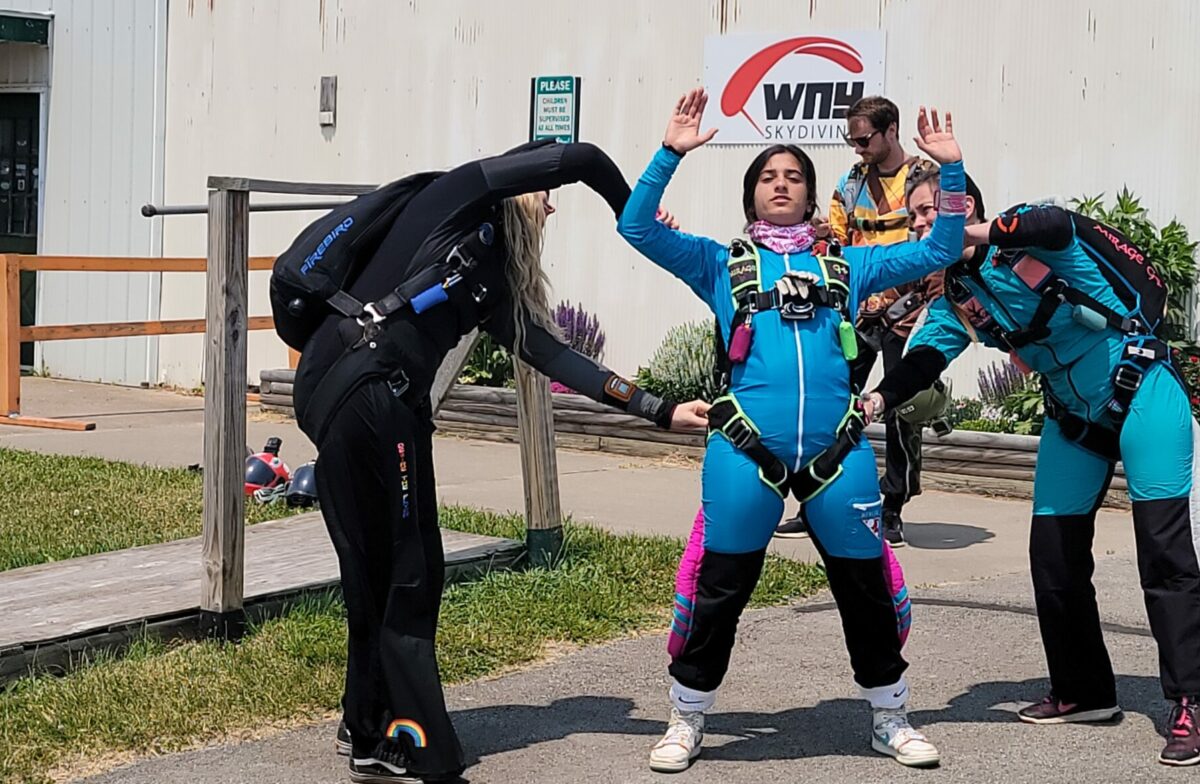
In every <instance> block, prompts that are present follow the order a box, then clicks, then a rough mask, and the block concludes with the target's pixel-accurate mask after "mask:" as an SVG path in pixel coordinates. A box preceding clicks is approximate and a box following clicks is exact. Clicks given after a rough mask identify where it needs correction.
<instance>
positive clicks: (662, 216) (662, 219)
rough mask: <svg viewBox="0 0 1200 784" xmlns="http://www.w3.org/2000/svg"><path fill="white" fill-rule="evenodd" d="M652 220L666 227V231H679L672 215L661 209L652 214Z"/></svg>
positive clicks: (677, 223)
mask: <svg viewBox="0 0 1200 784" xmlns="http://www.w3.org/2000/svg"><path fill="white" fill-rule="evenodd" d="M654 218H655V220H657V221H658V222H659V223H661V224H662V225H664V226H666V227H667V228H668V229H673V230H675V231H679V221H678V220H677V219H676V218H675V216H674V215H672V214H671V213H669V212H667V211H666V210H664V209H663V208H662V207H659V208H658V212H656V213H654Z"/></svg>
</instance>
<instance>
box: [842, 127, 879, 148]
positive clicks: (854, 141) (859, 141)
mask: <svg viewBox="0 0 1200 784" xmlns="http://www.w3.org/2000/svg"><path fill="white" fill-rule="evenodd" d="M877 133H879V131H871V132H870V133H868V134H867V135H866V136H849V135H847V134H845V133H843V134H842V138H843V139H845V140H846V144H849V145H850V146H851V147H866V146H867V145H868V144H870V143H871V137H873V136H874V135H875V134H877Z"/></svg>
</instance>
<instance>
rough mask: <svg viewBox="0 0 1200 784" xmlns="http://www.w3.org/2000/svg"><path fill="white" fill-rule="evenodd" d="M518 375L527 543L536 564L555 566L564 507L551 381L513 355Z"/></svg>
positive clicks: (532, 559)
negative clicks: (562, 507)
mask: <svg viewBox="0 0 1200 784" xmlns="http://www.w3.org/2000/svg"><path fill="white" fill-rule="evenodd" d="M513 363H514V364H515V366H516V376H517V432H518V433H519V434H520V438H521V476H522V478H523V479H524V483H525V520H526V524H527V525H528V528H527V529H526V534H525V543H526V546H527V548H528V549H529V560H530V563H532V564H533V565H534V566H553V565H554V563H555V562H556V560H557V558H558V553H559V551H560V550H561V549H562V538H563V535H562V510H561V507H560V505H559V499H558V460H557V459H556V457H555V453H554V409H553V404H552V403H551V401H550V381H549V380H548V379H547V378H546V377H545V376H543V375H542V374H541V373H538V372H537V371H536V370H534V369H533V368H531V367H530V366H528V365H526V364H525V363H524V362H522V361H520V360H519V359H516V358H514V359H513Z"/></svg>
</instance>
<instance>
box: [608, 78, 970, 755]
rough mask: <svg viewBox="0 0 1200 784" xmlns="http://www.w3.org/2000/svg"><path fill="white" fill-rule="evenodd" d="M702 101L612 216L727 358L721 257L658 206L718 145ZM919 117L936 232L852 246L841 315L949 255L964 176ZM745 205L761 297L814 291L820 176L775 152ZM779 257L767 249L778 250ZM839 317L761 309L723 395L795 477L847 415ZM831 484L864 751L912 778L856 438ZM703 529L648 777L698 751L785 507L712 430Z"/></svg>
mask: <svg viewBox="0 0 1200 784" xmlns="http://www.w3.org/2000/svg"><path fill="white" fill-rule="evenodd" d="M706 100H707V99H706V96H705V95H704V93H703V91H702V90H694V91H692V92H691V93H689V94H688V95H686V96H684V98H682V99H681V100H680V102H679V104H678V105H677V106H676V112H675V114H674V116H673V117H672V120H671V123H670V125H669V126H668V131H667V135H666V140H665V141H664V143H663V149H661V150H659V151H658V152H657V153H656V154H655V156H654V159H653V160H652V161H651V162H650V165H649V167H648V168H647V169H646V171H645V172H644V173H643V175H642V177H641V179H640V180H639V181H638V184H637V187H636V188H634V190H633V193H632V194H631V196H630V199H629V202H628V204H627V205H626V207H625V210H624V212H623V213H622V215H621V219H620V223H619V226H618V229H619V231H620V232H621V235H622V236H623V237H625V239H626V240H628V241H629V242H630V244H632V245H633V246H634V247H635V248H637V249H638V250H639V251H640V252H641V253H642V254H643V255H645V256H646V257H647V258H649V259H650V260H651V261H653V262H655V263H656V264H658V265H659V266H661V267H662V268H663V269H665V270H667V271H668V272H670V273H672V274H673V275H675V276H676V277H678V278H680V279H681V280H682V281H683V282H684V283H686V284H687V285H688V286H689V287H690V288H691V289H692V291H693V292H695V294H696V295H697V296H698V297H700V298H701V299H702V300H703V301H704V302H705V303H706V304H707V305H708V306H709V308H711V309H712V311H713V313H714V314H715V315H716V317H717V321H718V323H719V325H720V329H721V336H722V338H723V339H724V340H725V342H726V345H728V344H729V338H730V328H731V325H732V324H733V321H734V315H735V303H734V298H733V295H732V290H731V284H730V275H729V271H728V266H727V263H728V260H729V251H728V248H727V246H726V244H725V243H722V242H718V241H716V240H713V239H709V238H707V237H698V236H692V235H688V234H683V233H680V232H678V231H672V230H670V229H669V228H667V227H666V226H664V225H663V224H662V223H660V222H659V221H658V220H656V214H657V211H658V209H659V201H660V199H661V197H662V194H663V191H664V189H665V188H666V186H667V183H668V181H669V180H670V178H671V175H672V174H673V173H674V171H675V168H676V166H678V165H679V162H680V160H681V157H682V154H683V153H686V152H687V151H688V150H691V149H694V148H696V147H698V146H700V145H701V144H703V143H704V142H706V141H707V140H708V139H710V138H711V137H712V135H713V133H715V132H714V131H710V132H709V133H708V134H701V133H700V132H699V121H700V116H701V114H702V113H703V109H704V105H705V102H706ZM933 120H934V122H933V125H930V123H929V121H928V119H927V118H926V115H925V112H924V109H922V111H921V120H920V123H919V129H920V131H921V134H922V137H923V138H922V139H920V140H918V144H919V145H920V147H921V148H922V149H923V150H924V151H925V152H926V153H927V154H928V155H930V157H932V158H934V159H936V160H938V161H939V162H941V163H943V164H944V166H943V177H944V191H943V205H942V208H943V215H944V217H943V220H942V221H941V222H939V225H938V227H937V230H936V231H935V232H934V233H933V234H932V236H931V237H930V238H929V240H928V241H926V242H922V243H908V244H904V245H898V246H879V247H865V248H847V249H846V250H845V259H844V261H845V262H846V264H848V266H849V289H850V297H849V307H850V312H852V313H853V312H856V311H857V308H858V304H859V302H860V301H861V298H862V297H863V296H864V295H865V294H866V293H869V292H872V291H880V290H883V289H886V288H889V287H891V286H894V285H898V284H900V283H904V282H907V281H910V280H916V279H917V278H920V277H922V276H924V275H927V274H929V273H930V272H933V271H934V270H937V269H939V268H942V267H944V266H946V265H948V264H950V263H952V262H953V261H954V260H956V259H957V258H958V257H959V254H960V252H961V248H962V230H963V204H964V203H965V202H964V200H963V198H962V192H963V185H964V179H963V178H964V175H963V169H962V163H961V161H960V157H961V156H960V153H959V150H958V145H957V143H956V142H955V141H954V138H953V134H952V133H951V132H950V118H949V117H947V126H946V131H945V132H944V133H943V132H942V131H941V128H940V126H939V125H938V122H937V115H936V112H935V113H934V115H933ZM744 184H745V186H746V187H745V194H744V207H745V211H746V214H747V218H748V220H749V221H750V224H751V225H750V227H749V228H750V236H751V238H752V239H755V240H756V245H757V246H758V253H759V256H760V259H761V261H760V271H761V288H762V290H763V291H768V290H770V289H772V288H773V287H776V286H777V285H778V286H781V287H787V286H789V284H792V286H793V287H794V283H795V282H797V281H801V282H809V283H813V285H822V284H820V283H815V282H814V281H818V280H820V279H821V278H822V275H823V272H822V267H821V265H820V264H819V263H818V260H817V258H816V257H814V255H813V254H812V253H811V252H810V250H809V248H810V247H811V239H812V238H811V234H810V232H809V231H808V226H809V223H808V222H809V219H810V218H811V216H812V214H813V210H814V207H815V201H814V200H815V194H816V183H815V172H814V170H813V167H812V163H811V161H809V160H808V158H807V156H805V155H804V153H803V152H801V151H800V150H799V149H798V148H795V147H782V146H780V147H773V148H769V149H767V150H766V151H764V153H763V154H761V155H760V156H759V157H758V158H757V159H756V160H755V162H754V163H753V164H752V165H751V168H750V170H749V171H748V172H747V175H746V180H745V183H744ZM773 248H774V249H773ZM842 321H843V319H842V317H841V315H840V314H839V313H838V312H837V311H836V310H834V309H832V308H827V307H818V308H815V312H813V313H812V314H811V317H808V318H805V319H795V318H786V317H785V314H784V312H783V311H780V310H768V311H764V312H760V313H757V314H756V315H754V316H753V339H752V342H751V344H750V348H749V353H748V356H747V357H746V358H745V360H744V361H742V362H740V363H737V364H735V365H733V368H732V373H731V377H730V383H729V389H728V392H729V393H730V394H731V395H732V396H733V397H734V398H735V399H736V401H737V403H738V405H739V406H740V409H741V411H742V412H744V414H745V415H746V417H747V418H748V419H749V420H750V421H751V422H752V423H753V424H754V426H755V427H756V428H757V430H758V432H759V435H760V439H761V442H762V444H763V445H764V446H765V447H766V448H767V449H768V450H769V451H770V452H771V453H773V454H774V455H775V456H776V457H777V458H779V459H780V460H782V461H783V462H784V463H786V464H787V466H788V467H789V468H790V469H792V470H799V469H801V468H802V467H803V466H805V465H806V464H807V463H808V461H810V460H811V459H812V458H813V457H814V456H816V455H817V454H819V453H820V452H821V451H822V450H824V449H826V448H827V447H829V446H831V444H833V442H834V440H835V434H836V431H837V428H838V426H839V423H841V422H842V421H843V419H844V418H845V417H846V416H847V411H848V409H850V408H851V406H852V405H853V404H854V401H855V395H854V391H853V390H852V389H851V384H850V372H849V365H848V361H847V358H846V357H845V356H844V354H843V350H842V348H841V345H842V344H841V342H840V340H839V335H840V333H839V325H840V324H841V323H842ZM842 468H843V472H842V474H841V475H840V476H839V477H838V478H837V479H836V480H835V481H833V482H832V483H831V484H830V485H829V486H828V487H827V488H826V489H825V490H824V491H823V492H821V493H820V494H819V495H817V496H816V497H815V498H813V499H812V500H810V501H807V502H806V510H807V513H808V519H809V521H810V524H811V527H812V535H813V540H814V542H815V543H816V544H817V546H818V548H819V550H820V552H821V555H822V558H823V560H824V562H825V565H826V569H827V573H828V577H829V584H830V588H831V590H832V591H833V595H834V598H835V600H836V602H837V604H838V609H839V612H840V613H841V616H842V624H843V628H844V630H845V634H846V645H847V648H848V649H849V652H850V660H851V666H852V668H853V670H854V677H855V680H856V682H857V683H858V685H859V686H860V688H861V690H862V693H863V696H864V698H865V699H867V700H869V701H870V703H871V705H872V707H873V708H874V709H875V716H874V719H875V722H874V724H875V727H874V732H873V735H872V745H873V747H874V748H875V749H876V750H877V751H880V752H882V753H885V754H889V755H891V756H894V757H896V758H897V759H898V760H899V761H900V762H902V763H904V764H909V765H930V764H936V763H937V761H938V753H937V749H936V748H934V747H933V745H932V744H930V743H929V742H928V741H927V740H926V739H925V738H924V737H923V736H922V735H921V734H920V733H918V732H917V731H916V730H914V729H913V728H912V727H911V726H910V725H909V724H908V720H907V715H906V712H905V709H904V706H905V702H906V699H907V696H908V687H907V685H906V683H905V679H904V670H905V669H906V667H907V664H906V662H905V661H904V659H903V658H902V656H901V653H900V640H899V637H898V635H897V633H896V615H895V608H894V606H893V603H892V597H891V595H890V592H889V590H888V588H887V586H886V584H885V580H884V570H883V562H882V540H881V538H880V530H879V524H880V516H881V499H880V493H879V483H878V479H877V476H876V469H875V458H874V454H873V452H872V450H871V447H870V445H869V444H868V443H867V442H866V441H865V440H862V441H860V442H859V443H858V445H857V446H856V447H855V448H854V449H853V450H851V452H850V454H849V455H848V456H847V457H846V458H845V460H844V462H843V464H842ZM702 485H703V490H702V502H703V523H704V524H703V531H702V532H701V533H700V534H699V535H698V536H694V537H693V541H692V543H691V545H690V546H689V549H688V552H686V553H685V556H684V561H683V563H682V565H681V575H680V580H679V584H680V585H681V586H684V587H683V590H681V591H680V593H679V594H678V595H677V597H676V603H675V616H674V622H673V624H672V643H671V653H672V662H671V665H670V673H671V675H672V677H673V679H674V682H673V684H672V687H671V699H672V702H673V708H672V712H671V720H670V723H669V726H668V730H667V734H666V736H665V737H664V738H663V739H662V741H660V743H659V744H658V745H657V746H656V747H655V749H654V750H653V751H652V753H651V768H652V769H655V770H663V771H674V770H682V769H684V768H686V767H687V766H688V765H689V764H690V762H691V760H692V759H694V758H695V757H696V756H697V755H698V754H699V751H700V740H701V738H702V736H703V723H704V722H703V720H704V711H706V710H708V709H709V708H711V706H712V705H713V702H714V700H715V695H716V689H717V687H718V686H719V685H720V683H721V681H722V679H723V678H724V676H725V673H726V670H727V668H728V664H729V658H730V652H731V649H732V647H733V642H734V635H735V630H736V627H737V622H738V618H739V616H740V615H741V612H742V609H743V608H744V607H745V605H746V602H747V601H748V599H749V597H750V594H751V592H752V591H753V589H754V586H755V584H756V583H757V581H758V577H759V573H760V571H761V568H762V564H763V560H764V556H765V551H766V548H767V544H768V543H769V542H770V540H771V535H772V532H773V530H774V528H775V525H776V524H777V523H778V522H779V519H780V516H781V514H782V512H783V508H784V503H783V501H784V499H783V497H782V495H781V494H780V492H779V491H777V490H775V489H774V488H772V487H771V486H769V485H768V484H766V483H764V481H763V480H762V479H760V476H759V466H758V464H756V463H755V462H754V461H753V460H752V459H751V458H750V457H749V456H748V455H747V454H746V453H745V452H744V451H742V450H740V449H739V448H738V447H736V446H734V445H733V444H732V443H731V442H730V441H729V440H727V438H725V437H724V436H723V434H721V433H716V432H711V433H710V437H709V439H708V446H707V451H706V452H705V458H704V468H703V472H702Z"/></svg>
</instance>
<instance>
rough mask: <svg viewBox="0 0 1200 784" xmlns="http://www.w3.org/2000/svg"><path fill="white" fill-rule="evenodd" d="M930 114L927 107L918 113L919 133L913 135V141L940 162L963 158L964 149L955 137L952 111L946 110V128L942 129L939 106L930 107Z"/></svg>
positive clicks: (950, 161)
mask: <svg viewBox="0 0 1200 784" xmlns="http://www.w3.org/2000/svg"><path fill="white" fill-rule="evenodd" d="M930 114H931V115H932V117H933V119H932V121H931V120H930V116H929V115H927V114H926V113H925V107H924V106H922V107H921V111H920V112H919V113H918V114H917V133H918V134H919V135H918V136H915V137H913V141H915V142H916V143H917V147H919V148H921V152H923V153H925V154H926V155H928V156H929V157H930V158H932V159H933V160H935V161H937V162H938V163H954V162H955V161H961V160H962V150H960V149H959V148H958V141H957V140H956V139H955V138H954V121H953V119H951V117H950V112H946V129H945V130H942V124H941V122H940V121H939V120H938V112H937V107H933V108H931V109H930Z"/></svg>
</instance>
